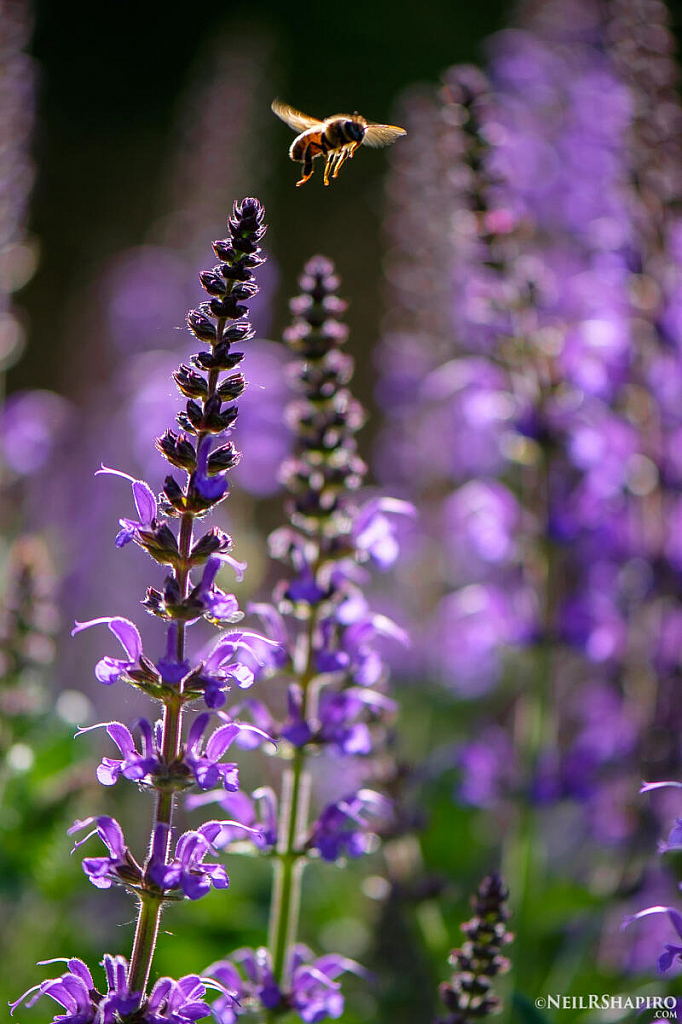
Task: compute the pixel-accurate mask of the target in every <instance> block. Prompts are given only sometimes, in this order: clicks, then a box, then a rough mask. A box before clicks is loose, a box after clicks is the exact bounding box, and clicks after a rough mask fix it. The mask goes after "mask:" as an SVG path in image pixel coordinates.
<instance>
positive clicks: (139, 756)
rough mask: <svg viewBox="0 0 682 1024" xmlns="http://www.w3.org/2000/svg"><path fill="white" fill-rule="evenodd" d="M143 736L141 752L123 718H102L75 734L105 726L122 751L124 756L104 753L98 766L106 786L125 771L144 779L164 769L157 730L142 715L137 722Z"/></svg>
mask: <svg viewBox="0 0 682 1024" xmlns="http://www.w3.org/2000/svg"><path fill="white" fill-rule="evenodd" d="M135 724H136V725H137V727H138V728H139V730H140V735H141V737H142V753H138V751H137V747H136V746H135V741H134V739H133V736H132V733H131V731H130V729H128V727H127V726H125V725H123V724H122V722H99V723H98V724H97V725H90V726H88V727H87V728H86V729H79V730H78V732H77V733H76V736H81V735H82V734H83V733H85V732H92V730H93V729H106V730H107V732H108V733H109V735H110V736H111V738H112V740H113V741H114V743H115V744H116V746H117V747H118V749H119V750H120V751H121V754H122V755H123V758H122V759H121V760H117V759H115V758H111V757H103V758H102V762H101V764H100V765H99V766H98V768H97V778H98V780H99V781H100V782H101V783H102V785H103V786H113V785H115V784H116V782H117V781H118V779H119V777H120V776H121V775H122V776H123V777H124V778H125V779H130V780H131V781H133V782H141V781H142V780H143V779H145V778H146V777H147V776H148V775H153V774H154V773H156V772H160V771H161V760H160V758H159V755H158V752H157V750H156V748H155V744H154V733H153V729H152V725H151V722H149V721H148V720H147V719H146V718H139V719H138V720H137V722H136V723H135Z"/></svg>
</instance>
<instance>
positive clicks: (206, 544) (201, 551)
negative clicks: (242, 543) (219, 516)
mask: <svg viewBox="0 0 682 1024" xmlns="http://www.w3.org/2000/svg"><path fill="white" fill-rule="evenodd" d="M231 547H232V538H231V537H230V536H228V534H226V533H224V532H223V531H222V530H220V529H219V528H218V527H217V526H214V527H212V528H211V529H210V530H209V531H208V532H207V533H205V534H204V536H203V537H201V538H200V539H199V540H198V541H197V542H196V544H195V545H194V547H193V548H192V550H191V552H190V561H191V563H192V565H201V564H202V562H205V561H206V559H207V558H210V557H211V555H218V554H225V552H227V551H229V550H230V548H231Z"/></svg>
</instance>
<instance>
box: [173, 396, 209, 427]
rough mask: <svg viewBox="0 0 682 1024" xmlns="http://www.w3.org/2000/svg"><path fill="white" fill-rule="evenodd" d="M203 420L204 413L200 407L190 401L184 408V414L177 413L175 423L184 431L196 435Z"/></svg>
mask: <svg viewBox="0 0 682 1024" xmlns="http://www.w3.org/2000/svg"><path fill="white" fill-rule="evenodd" d="M181 417H182V418H181ZM203 418H204V411H203V409H202V408H201V406H200V405H199V404H198V403H197V402H194V401H192V399H190V400H189V402H188V403H187V405H186V406H185V412H184V413H178V416H177V421H178V423H179V424H180V426H181V427H184V428H185V430H189V431H190V433H196V431H197V430H201V427H202V421H203Z"/></svg>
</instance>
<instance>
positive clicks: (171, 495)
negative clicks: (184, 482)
mask: <svg viewBox="0 0 682 1024" xmlns="http://www.w3.org/2000/svg"><path fill="white" fill-rule="evenodd" d="M163 493H164V495H165V496H166V499H167V500H168V504H169V505H170V506H171V507H172V508H174V509H175V511H176V512H184V510H185V495H184V492H183V489H182V487H181V486H180V484H179V483H178V482H177V480H176V479H175V477H174V476H171V475H168V476H167V477H166V479H165V481H164V484H163Z"/></svg>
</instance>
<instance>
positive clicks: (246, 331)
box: [220, 320, 255, 344]
mask: <svg viewBox="0 0 682 1024" xmlns="http://www.w3.org/2000/svg"><path fill="white" fill-rule="evenodd" d="M254 333H255V332H254V329H253V327H252V326H251V324H250V323H249V322H248V320H247V321H242V323H239V324H228V325H227V326H226V327H225V329H224V330H223V333H222V336H221V339H220V340H221V341H227V342H230V344H234V342H235V341H248V340H249V338H253V336H254Z"/></svg>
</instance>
